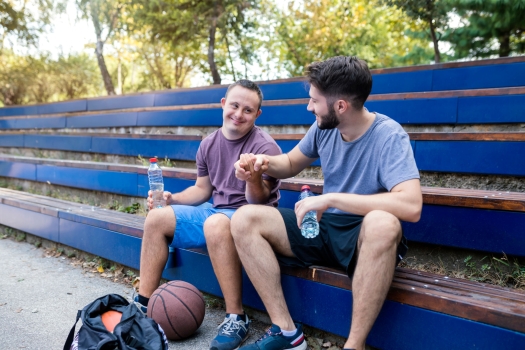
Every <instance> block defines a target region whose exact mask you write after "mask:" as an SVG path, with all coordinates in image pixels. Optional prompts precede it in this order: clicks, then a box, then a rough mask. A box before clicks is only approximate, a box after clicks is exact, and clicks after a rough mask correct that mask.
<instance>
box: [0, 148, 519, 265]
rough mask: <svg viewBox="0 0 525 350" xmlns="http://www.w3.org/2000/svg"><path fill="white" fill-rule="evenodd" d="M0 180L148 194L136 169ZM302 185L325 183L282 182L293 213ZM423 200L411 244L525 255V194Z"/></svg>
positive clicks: (24, 161)
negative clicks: (421, 210) (29, 181)
mask: <svg viewBox="0 0 525 350" xmlns="http://www.w3.org/2000/svg"><path fill="white" fill-rule="evenodd" d="M163 175H164V181H165V186H166V189H169V190H170V191H172V192H178V191H182V190H184V189H185V188H187V187H188V186H191V185H193V184H194V181H195V179H196V178H197V173H196V170H193V169H183V168H165V169H164V171H163ZM0 176H5V177H14V178H19V179H25V180H31V181H36V182H42V183H48V182H49V183H51V184H53V185H61V186H67V187H75V188H82V189H86V190H95V191H101V192H106V193H115V194H121V195H127V196H134V197H142V198H145V197H146V196H147V191H148V183H147V176H146V167H144V166H136V165H118V164H111V163H99V162H79V161H67V160H46V159H40V158H29V157H16V156H2V155H0ZM94 179H97V180H94ZM303 184H309V185H310V187H311V188H312V190H313V191H314V192H316V193H322V188H323V187H322V186H323V181H322V180H314V179H302V178H299V179H287V180H283V181H282V185H281V199H280V201H279V205H280V206H282V207H287V208H293V207H294V205H295V202H296V201H297V198H298V193H299V191H300V187H301V186H302V185H303ZM423 200H424V206H423V213H422V217H421V220H420V221H419V222H418V223H415V224H414V223H403V229H404V233H405V235H406V236H407V238H408V239H409V240H410V241H413V242H419V243H430V244H437V245H442V246H448V247H456V248H465V249H472V250H478V251H484V252H492V253H497V254H499V253H501V252H505V253H506V254H508V255H511V256H522V257H523V256H525V236H524V235H523V229H522V228H523V227H525V193H520V192H508V193H507V192H500V191H484V190H468V189H447V188H434V187H423ZM444 218H446V219H444ZM501 223H505V225H502V224H501ZM445 227H446V229H445Z"/></svg>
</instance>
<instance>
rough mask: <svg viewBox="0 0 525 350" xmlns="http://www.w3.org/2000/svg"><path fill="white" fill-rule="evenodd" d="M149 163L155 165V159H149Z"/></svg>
mask: <svg viewBox="0 0 525 350" xmlns="http://www.w3.org/2000/svg"><path fill="white" fill-rule="evenodd" d="M149 162H150V163H157V158H150V159H149Z"/></svg>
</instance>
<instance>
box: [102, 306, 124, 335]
mask: <svg viewBox="0 0 525 350" xmlns="http://www.w3.org/2000/svg"><path fill="white" fill-rule="evenodd" d="M121 318H122V312H118V311H115V310H109V311H106V312H104V313H103V314H102V323H103V324H104V326H106V329H107V330H108V331H110V332H111V333H113V330H114V329H115V326H116V325H117V324H118V323H119V322H120V319H121Z"/></svg>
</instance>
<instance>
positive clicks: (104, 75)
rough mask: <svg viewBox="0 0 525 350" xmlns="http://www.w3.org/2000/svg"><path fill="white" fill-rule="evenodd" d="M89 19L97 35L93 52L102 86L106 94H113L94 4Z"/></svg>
mask: <svg viewBox="0 0 525 350" xmlns="http://www.w3.org/2000/svg"><path fill="white" fill-rule="evenodd" d="M91 19H92V20H93V26H94V27H95V34H96V35H97V45H96V47H95V54H96V55H97V62H98V67H99V68H100V74H102V80H103V81H104V87H105V88H106V91H107V93H108V95H115V88H114V87H113V81H112V80H111V76H110V75H109V72H108V68H107V67H106V61H105V60H104V53H103V52H104V41H103V40H102V29H101V28H100V22H99V21H98V13H97V10H96V9H95V7H94V6H91Z"/></svg>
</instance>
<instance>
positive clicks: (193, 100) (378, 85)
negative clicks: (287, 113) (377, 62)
mask: <svg viewBox="0 0 525 350" xmlns="http://www.w3.org/2000/svg"><path fill="white" fill-rule="evenodd" d="M372 74H373V78H374V84H373V88H372V94H390V93H403V92H425V91H445V90H465V89H487V88H501V87H515V86H523V82H524V81H525V59H524V58H523V57H511V58H503V59H499V60H482V61H473V62H464V63H462V64H461V63H448V64H447V63H444V64H440V65H427V66H417V67H404V68H391V69H379V70H372ZM260 84H261V89H262V91H263V93H264V95H265V99H266V100H280V99H297V98H308V89H307V87H306V86H305V84H304V83H303V82H302V81H300V79H297V78H293V79H289V80H281V81H277V82H272V81H268V82H261V83H260ZM225 90H226V86H217V87H206V88H200V89H181V90H175V91H173V90H171V91H161V92H155V93H142V94H133V95H124V96H117V97H111V98H108V97H105V98H89V99H82V100H76V101H65V102H59V103H53V104H43V105H37V106H13V107H7V108H2V109H0V116H22V115H23V116H28V115H38V114H53V113H72V112H84V111H86V110H87V111H100V110H112V109H124V108H144V107H159V106H179V105H191V104H207V103H216V102H217V101H219V100H220V98H221V97H223V96H224V92H225Z"/></svg>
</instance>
